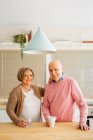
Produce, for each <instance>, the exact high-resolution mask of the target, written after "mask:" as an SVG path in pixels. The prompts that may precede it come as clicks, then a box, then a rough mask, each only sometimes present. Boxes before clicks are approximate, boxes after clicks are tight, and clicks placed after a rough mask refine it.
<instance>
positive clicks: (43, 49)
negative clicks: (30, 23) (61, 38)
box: [23, 27, 56, 54]
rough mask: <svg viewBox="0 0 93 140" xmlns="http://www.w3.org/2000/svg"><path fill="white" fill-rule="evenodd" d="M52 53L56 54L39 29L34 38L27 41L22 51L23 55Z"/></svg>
mask: <svg viewBox="0 0 93 140" xmlns="http://www.w3.org/2000/svg"><path fill="white" fill-rule="evenodd" d="M54 52H56V49H55V47H54V46H53V44H52V43H51V42H50V41H49V40H48V38H47V37H46V35H45V34H44V32H43V31H42V30H41V28H39V27H38V30H37V32H36V33H35V35H34V37H33V38H32V39H31V40H30V41H29V43H28V44H27V46H26V47H25V48H24V50H23V53H26V54H41V53H45V54H50V53H54Z"/></svg>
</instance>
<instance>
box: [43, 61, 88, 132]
mask: <svg viewBox="0 0 93 140" xmlns="http://www.w3.org/2000/svg"><path fill="white" fill-rule="evenodd" d="M49 73H50V80H49V83H48V84H47V85H46V88H45V96H44V102H43V107H42V112H43V115H44V117H45V120H46V121H47V123H48V117H49V116H50V115H52V116H56V121H59V122H61V121H64V122H70V121H75V103H76V104H77V105H78V107H79V110H80V122H79V125H78V128H80V129H81V130H88V129H89V127H88V126H87V124H86V119H87V114H88V108H87V103H86V101H85V99H84V97H83V94H82V92H81V90H80V88H79V86H78V84H77V82H76V81H75V80H74V79H72V78H70V77H68V76H66V75H64V71H63V66H62V65H61V63H60V61H58V60H54V61H51V62H50V64H49ZM48 125H49V124H48Z"/></svg>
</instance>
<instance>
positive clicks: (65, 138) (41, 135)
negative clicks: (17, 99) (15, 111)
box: [0, 122, 93, 140]
mask: <svg viewBox="0 0 93 140" xmlns="http://www.w3.org/2000/svg"><path fill="white" fill-rule="evenodd" d="M76 127H77V123H72V122H70V123H67V122H60V123H56V125H55V127H54V128H50V127H46V126H45V123H41V122H37V123H34V122H33V123H32V124H31V125H30V126H29V127H27V128H20V127H18V126H16V125H14V124H13V123H0V140H93V130H89V131H82V130H80V129H77V128H76Z"/></svg>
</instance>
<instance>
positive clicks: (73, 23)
mask: <svg viewBox="0 0 93 140" xmlns="http://www.w3.org/2000/svg"><path fill="white" fill-rule="evenodd" d="M92 13H93V1H92V0H16V1H15V0H7V1H6V0H0V19H1V20H0V95H1V96H2V95H3V96H4V97H6V96H8V95H9V92H10V91H11V89H12V88H13V87H14V86H16V85H17V84H18V83H19V82H18V81H17V78H16V74H17V71H18V69H19V68H20V67H21V66H30V67H31V68H32V69H33V70H34V72H35V79H34V83H36V84H39V85H40V86H45V84H46V82H47V80H48V75H49V74H48V69H47V65H48V62H49V61H50V60H51V59H59V60H60V61H61V62H62V63H63V65H64V67H65V73H66V74H68V75H69V76H72V77H73V78H75V79H76V80H77V82H78V83H79V85H80V87H81V90H82V91H83V94H84V96H85V97H86V98H93V63H92V59H93V43H82V42H83V41H93V14H92ZM38 26H40V27H41V28H42V30H43V31H44V33H45V34H46V36H47V37H48V39H49V40H50V41H51V42H52V43H53V44H54V46H55V47H56V48H57V53H56V54H52V55H25V54H24V57H23V60H22V59H21V57H20V48H19V46H18V44H14V43H13V35H16V34H21V33H23V34H27V33H29V32H30V31H32V36H34V34H35V32H36V31H37V28H38ZM18 48H19V49H18Z"/></svg>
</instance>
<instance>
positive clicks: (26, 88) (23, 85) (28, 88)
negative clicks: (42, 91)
mask: <svg viewBox="0 0 93 140" xmlns="http://www.w3.org/2000/svg"><path fill="white" fill-rule="evenodd" d="M22 87H23V88H24V89H26V90H28V91H29V90H31V87H30V88H27V87H25V86H24V85H22Z"/></svg>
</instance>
